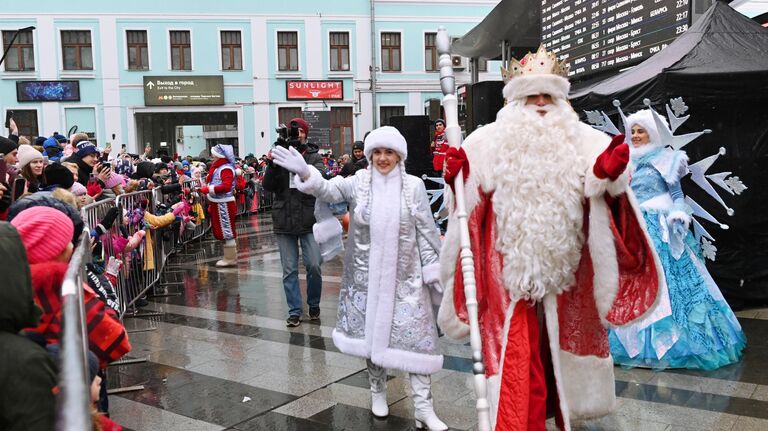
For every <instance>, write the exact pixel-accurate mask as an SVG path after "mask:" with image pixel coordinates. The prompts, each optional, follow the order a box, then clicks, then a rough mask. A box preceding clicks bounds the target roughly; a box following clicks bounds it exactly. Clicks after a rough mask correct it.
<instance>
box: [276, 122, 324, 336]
mask: <svg viewBox="0 0 768 431" xmlns="http://www.w3.org/2000/svg"><path fill="white" fill-rule="evenodd" d="M278 131H279V136H278V139H277V142H275V146H278V147H283V148H288V147H293V148H295V149H296V151H298V152H299V153H300V154H301V155H302V157H303V158H304V161H305V162H306V163H307V164H308V165H310V166H314V167H315V168H317V169H319V170H322V169H323V168H324V166H323V158H322V157H321V156H320V154H318V152H317V147H316V146H310V145H308V144H307V136H308V135H309V123H307V122H306V121H305V120H304V119H303V118H294V119H292V120H291V121H290V127H289V128H285V127H283V128H282V129H279V130H278ZM267 158H268V159H269V161H268V162H267V168H266V172H265V174H264V180H263V182H262V186H263V187H264V189H265V190H266V191H268V192H272V193H274V201H273V204H272V223H273V226H274V231H275V237H276V238H277V246H278V249H279V250H280V262H281V264H282V266H283V289H284V290H285V299H286V302H287V303H288V319H287V320H286V321H285V324H286V326H289V327H295V326H299V325H300V324H301V313H302V305H301V290H300V289H299V245H301V255H302V258H303V260H304V266H305V268H306V269H307V305H308V306H309V319H310V320H317V319H319V318H320V292H321V291H322V287H323V280H322V274H321V273H320V264H321V263H322V262H321V256H320V247H319V246H318V245H317V242H315V237H314V235H313V234H312V225H314V224H315V198H314V196H311V195H308V194H304V193H302V192H300V191H299V190H298V189H297V188H296V175H295V174H294V173H292V172H289V171H288V170H286V169H285V168H283V167H281V166H278V165H276V164H273V163H272V152H271V151H270V153H269V154H268V155H267Z"/></svg>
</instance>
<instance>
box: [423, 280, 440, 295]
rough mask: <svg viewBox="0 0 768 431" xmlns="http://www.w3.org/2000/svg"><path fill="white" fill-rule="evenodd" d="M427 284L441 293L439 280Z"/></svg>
mask: <svg viewBox="0 0 768 431" xmlns="http://www.w3.org/2000/svg"><path fill="white" fill-rule="evenodd" d="M427 286H428V287H429V288H430V289H432V290H434V291H435V292H437V293H443V284H442V283H440V280H435V281H433V282H431V283H428V284H427Z"/></svg>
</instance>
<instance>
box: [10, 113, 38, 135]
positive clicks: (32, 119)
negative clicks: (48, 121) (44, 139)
mask: <svg viewBox="0 0 768 431" xmlns="http://www.w3.org/2000/svg"><path fill="white" fill-rule="evenodd" d="M13 121H15V122H16V126H18V128H19V136H29V137H34V136H38V133H39V132H38V130H37V111H36V110H34V109H24V110H19V109H14V110H13Z"/></svg>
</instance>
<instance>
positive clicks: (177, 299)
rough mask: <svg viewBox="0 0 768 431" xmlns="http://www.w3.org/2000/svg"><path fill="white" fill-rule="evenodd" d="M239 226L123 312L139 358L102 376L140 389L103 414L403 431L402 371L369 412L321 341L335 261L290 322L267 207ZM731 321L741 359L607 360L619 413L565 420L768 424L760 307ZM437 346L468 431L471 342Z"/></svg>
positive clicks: (228, 424)
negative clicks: (378, 408) (228, 257)
mask: <svg viewBox="0 0 768 431" xmlns="http://www.w3.org/2000/svg"><path fill="white" fill-rule="evenodd" d="M238 233H239V235H240V239H239V241H238V246H239V260H240V262H239V265H238V267H237V268H228V269H218V268H216V267H215V266H213V263H214V262H215V261H216V260H218V259H219V258H220V255H221V250H220V249H219V248H218V245H217V243H216V242H214V241H211V240H203V241H202V242H195V243H194V244H191V245H189V246H188V248H187V249H186V250H184V251H183V252H182V253H181V254H178V255H175V256H174V257H173V258H172V259H171V261H170V263H169V265H168V267H167V268H168V269H167V272H166V276H165V278H166V279H165V281H167V282H170V283H175V284H170V285H169V286H168V287H167V293H168V294H169V296H161V297H156V298H150V305H149V306H148V307H146V308H144V309H143V310H142V311H144V312H149V311H156V312H159V313H160V314H159V316H143V317H142V316H140V317H134V318H128V319H126V322H125V324H126V327H128V328H129V330H130V331H132V332H131V333H130V340H131V344H132V345H133V352H131V354H130V355H131V356H132V357H137V358H142V357H146V358H147V359H148V361H147V362H144V363H139V364H131V365H124V366H119V367H112V368H110V377H109V385H110V387H127V386H131V385H139V384H142V385H144V386H145V388H144V390H141V391H133V392H124V393H119V394H115V395H112V396H110V412H111V414H112V417H113V418H114V419H115V420H116V421H118V422H119V423H121V424H123V425H125V426H126V427H127V428H128V429H131V430H136V431H139V430H142V431H143V430H147V431H149V430H152V431H154V430H162V431H176V430H185V431H187V430H222V429H230V430H240V431H246V430H275V431H282V430H290V431H300V430H312V431H325V430H354V431H358V430H393V431H394V430H398V431H399V430H410V429H414V422H413V421H412V420H411V418H412V417H413V416H412V414H413V406H412V403H411V401H410V398H409V388H408V384H407V380H406V378H405V377H406V376H405V374H404V373H400V372H397V371H394V372H393V371H390V376H389V384H388V392H387V398H388V401H389V403H390V416H389V418H387V419H386V420H381V419H376V418H374V417H373V415H372V414H371V413H370V410H369V408H370V392H369V389H368V382H367V374H366V371H365V361H364V360H361V359H358V358H354V357H351V356H347V355H344V354H342V353H339V351H338V349H336V347H335V346H334V345H333V342H332V341H331V338H330V337H331V330H332V328H333V326H334V323H335V316H336V301H337V299H338V289H339V281H340V275H341V262H340V260H339V259H334V260H333V261H331V262H327V263H325V264H324V265H323V296H322V302H321V304H320V305H321V320H320V321H313V322H309V321H306V320H305V321H304V322H303V323H302V325H301V326H299V327H297V328H291V329H288V328H286V327H285V322H284V320H285V318H286V316H287V307H286V304H285V297H284V294H283V289H282V284H281V281H280V279H281V267H280V256H279V253H278V251H277V246H276V244H275V241H274V235H273V233H272V228H271V221H270V218H269V215H263V214H262V215H252V216H250V217H247V218H243V219H241V220H239V221H238ZM303 281H304V279H303V275H302V289H303V288H304V287H303V286H304V284H303ZM305 313H306V310H305ZM739 316H740V321H741V323H742V325H743V327H744V331H745V333H746V334H747V337H748V339H749V345H748V348H747V350H746V353H745V357H744V360H743V361H742V362H741V363H739V364H736V365H732V366H729V367H725V368H723V369H720V370H717V371H714V372H708V373H698V372H690V371H665V372H653V371H650V370H641V369H634V370H624V369H621V368H616V370H615V371H616V391H617V394H618V396H619V397H618V406H617V410H616V412H615V413H614V414H612V415H610V416H607V417H605V418H602V419H599V420H594V421H587V422H582V423H576V424H574V425H575V426H574V429H575V430H605V431H608V430H611V431H613V430H632V431H635V430H643V431H646V430H648V431H656V430H658V431H662V430H664V431H672V430H676V431H677V430H679V431H682V430H733V431H750V430H766V429H768V371H767V370H766V367H765V365H766V363H767V361H768V359H767V358H768V310H749V311H745V312H741V313H739ZM305 317H306V314H305ZM441 343H442V347H443V352H444V354H445V355H446V356H445V357H446V360H445V363H444V367H443V370H442V371H440V372H438V373H437V374H435V375H434V376H433V395H434V398H435V408H436V411H437V413H438V415H439V416H440V418H442V419H443V420H444V421H445V422H446V423H447V424H448V425H449V426H451V427H452V428H451V429H457V430H469V429H474V427H475V425H476V419H475V415H474V392H473V387H472V380H471V374H470V373H469V370H470V368H471V361H470V360H469V359H468V358H469V357H470V352H469V347H468V346H466V345H462V344H456V343H452V342H450V341H449V340H444V339H441ZM548 425H549V427H551V428H552V429H554V426H553V425H552V424H551V423H550V424H548Z"/></svg>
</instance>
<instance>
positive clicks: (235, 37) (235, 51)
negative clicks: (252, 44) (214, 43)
mask: <svg viewBox="0 0 768 431" xmlns="http://www.w3.org/2000/svg"><path fill="white" fill-rule="evenodd" d="M221 70H243V44H242V42H241V36H240V32H239V31H222V32H221Z"/></svg>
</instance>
